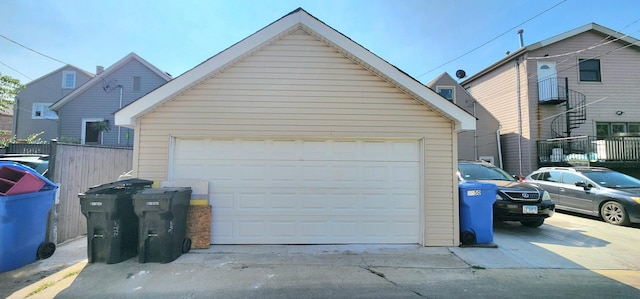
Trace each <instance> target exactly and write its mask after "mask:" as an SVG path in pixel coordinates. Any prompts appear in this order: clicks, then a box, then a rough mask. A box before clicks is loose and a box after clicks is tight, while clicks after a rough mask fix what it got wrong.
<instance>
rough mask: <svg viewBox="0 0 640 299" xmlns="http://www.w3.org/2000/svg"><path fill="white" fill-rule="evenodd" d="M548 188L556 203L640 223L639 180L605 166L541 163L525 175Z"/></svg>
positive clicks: (617, 220) (623, 222) (613, 219)
mask: <svg viewBox="0 0 640 299" xmlns="http://www.w3.org/2000/svg"><path fill="white" fill-rule="evenodd" d="M525 180H526V182H527V183H529V184H532V185H536V186H538V187H540V188H542V189H544V190H547V191H548V192H549V193H550V194H551V196H552V197H553V198H554V201H555V202H556V207H557V208H558V209H560V210H566V211H571V212H576V213H581V214H587V215H592V216H598V217H601V218H602V219H603V220H604V221H606V222H608V223H611V224H614V225H628V224H630V223H631V222H634V223H640V180H638V179H636V178H634V177H631V176H628V175H626V174H623V173H620V172H617V171H613V170H611V169H608V168H604V167H543V168H540V169H538V170H536V171H534V172H533V173H531V174H530V175H528V176H527V177H526V178H525Z"/></svg>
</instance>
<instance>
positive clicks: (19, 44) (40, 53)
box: [0, 34, 68, 64]
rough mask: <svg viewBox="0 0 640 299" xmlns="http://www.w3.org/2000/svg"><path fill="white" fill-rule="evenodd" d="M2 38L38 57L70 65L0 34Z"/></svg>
mask: <svg viewBox="0 0 640 299" xmlns="http://www.w3.org/2000/svg"><path fill="white" fill-rule="evenodd" d="M0 37H2V38H4V39H6V40H8V41H10V42H12V43H14V44H16V45H18V46H20V47H23V48H25V49H27V50H29V51H31V52H33V53H36V54H38V55H42V56H44V57H47V58H49V59H51V60H54V61H57V62H60V63H62V64H68V63H66V62H64V61H62V60H60V59H56V58H53V57H51V56H49V55H47V54H43V53H42V52H38V51H36V50H34V49H31V48H29V47H27V46H25V45H23V44H21V43H19V42H17V41H14V40H12V39H10V38H8V37H6V36H4V35H2V34H0Z"/></svg>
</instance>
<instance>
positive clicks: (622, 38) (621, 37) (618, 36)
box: [460, 23, 640, 85]
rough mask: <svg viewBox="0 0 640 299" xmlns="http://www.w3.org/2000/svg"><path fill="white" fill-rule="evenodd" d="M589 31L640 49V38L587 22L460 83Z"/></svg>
mask: <svg viewBox="0 0 640 299" xmlns="http://www.w3.org/2000/svg"><path fill="white" fill-rule="evenodd" d="M587 31H595V32H598V33H601V34H603V35H606V36H610V37H612V38H614V39H615V40H616V41H618V42H622V43H625V44H627V45H629V46H632V47H635V48H636V49H640V40H638V39H635V38H633V37H631V36H629V35H627V34H622V33H620V32H617V31H615V30H611V29H609V28H607V27H604V26H602V25H598V24H596V23H589V24H586V25H584V26H581V27H578V28H576V29H573V30H569V31H567V32H565V33H561V34H558V35H556V36H553V37H550V38H547V39H545V40H543V41H539V42H537V43H533V44H531V45H528V46H526V47H522V48H520V49H518V50H516V51H515V52H513V53H511V54H510V55H507V56H506V57H504V58H502V59H500V60H498V61H497V62H495V63H494V64H492V65H490V66H489V67H487V68H485V69H483V70H481V71H479V72H478V73H477V74H475V75H473V76H471V77H469V78H468V79H466V80H464V81H463V82H461V83H460V84H461V85H465V84H467V83H469V82H471V81H473V80H475V79H477V78H479V77H481V76H483V75H484V74H486V73H488V72H490V71H492V70H494V69H496V68H498V67H499V66H502V65H504V64H505V63H507V62H511V61H513V60H514V59H515V58H516V57H518V56H520V55H522V54H524V53H526V52H531V51H534V50H537V49H540V48H543V47H546V46H548V45H551V44H555V43H557V42H561V41H563V40H566V39H568V38H571V37H574V36H577V35H580V34H582V33H585V32H587Z"/></svg>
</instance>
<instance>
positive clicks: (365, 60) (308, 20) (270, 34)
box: [115, 8, 475, 131]
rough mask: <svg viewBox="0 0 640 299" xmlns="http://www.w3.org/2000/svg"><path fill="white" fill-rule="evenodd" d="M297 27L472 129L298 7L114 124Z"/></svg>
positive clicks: (128, 123) (470, 120) (454, 111)
mask: <svg viewBox="0 0 640 299" xmlns="http://www.w3.org/2000/svg"><path fill="white" fill-rule="evenodd" d="M301 27H303V28H305V29H306V30H307V31H308V32H310V33H311V34H313V35H314V36H316V37H317V38H319V39H321V40H323V41H324V42H326V43H328V44H330V45H331V46H333V47H334V48H336V49H337V50H338V51H340V53H342V54H343V55H346V56H347V57H349V58H350V59H351V60H353V61H355V62H357V63H358V64H360V65H362V66H363V67H365V68H367V69H368V70H369V71H371V72H373V73H375V74H377V75H378V76H380V77H382V78H383V79H385V80H386V81H388V82H390V83H392V84H393V85H395V86H396V87H398V88H399V89H401V90H402V91H403V92H405V93H407V94H409V95H410V96H412V97H413V98H414V99H416V100H418V101H419V102H421V103H422V104H424V105H426V106H429V107H430V108H431V109H433V110H435V111H437V112H439V113H440V114H442V115H443V116H445V117H446V118H448V119H451V120H452V121H454V122H455V126H456V130H458V131H460V130H474V129H475V118H474V117H473V116H471V115H470V114H468V113H467V112H466V111H464V110H463V109H460V108H459V107H457V106H456V105H454V104H452V103H450V102H449V101H447V100H446V99H444V98H442V97H441V96H440V95H438V94H437V93H435V92H434V91H432V90H431V89H429V88H427V87H425V86H423V85H422V84H421V83H420V82H418V81H417V80H415V79H414V78H412V77H411V76H409V75H407V74H406V73H404V72H402V71H401V70H399V69H397V68H396V67H394V66H393V65H391V64H389V63H388V62H386V61H385V60H383V59H381V58H380V57H378V56H376V55H375V54H373V53H371V52H370V51H369V50H367V49H365V48H364V47H362V46H361V45H359V44H357V43H355V42H354V41H353V40H351V39H350V38H348V37H346V36H345V35H343V34H342V33H340V32H338V31H336V30H335V29H333V28H331V27H329V26H328V25H326V24H325V23H323V22H322V21H320V20H318V19H317V18H315V17H314V16H312V15H310V14H309V13H307V12H306V11H305V10H304V9H302V8H298V9H296V10H294V11H292V12H291V13H289V14H287V15H285V16H284V17H282V18H280V19H279V20H277V21H275V22H273V23H271V24H270V25H268V26H266V27H264V28H262V29H261V30H259V31H257V32H256V33H254V34H252V35H250V36H249V37H247V38H245V39H243V40H241V41H239V42H238V43H236V44H234V45H232V46H231V47H229V48H227V49H225V50H223V51H222V52H220V53H218V54H216V55H215V56H213V57H211V58H209V59H208V60H206V61H204V62H202V63H201V64H199V65H197V66H196V67H194V68H193V69H191V70H189V71H187V72H185V73H184V74H182V75H180V76H179V77H177V78H175V79H173V80H172V81H170V82H168V83H167V84H165V85H163V86H160V87H158V88H157V89H155V90H154V91H152V92H150V93H148V94H146V95H145V96H143V97H141V98H139V99H138V100H136V101H134V102H132V103H130V104H129V105H127V106H125V107H124V108H122V109H120V110H119V111H117V112H116V114H115V124H116V125H118V126H125V127H131V128H133V127H135V122H136V120H137V119H138V118H139V117H141V116H143V115H144V114H146V113H148V112H150V111H152V110H154V109H155V108H156V107H158V106H159V105H161V104H162V103H163V102H165V101H168V100H170V99H172V98H174V97H175V96H177V95H179V94H180V93H182V92H183V91H184V90H187V89H189V88H191V87H192V86H194V85H196V84H198V83H200V82H202V81H204V80H206V79H208V78H210V77H212V76H214V75H215V74H217V73H219V72H221V71H223V70H224V69H226V68H227V67H228V66H230V65H232V64H233V63H235V62H236V61H238V60H240V59H241V58H243V57H246V56H248V55H251V54H252V53H253V52H254V51H256V50H258V49H260V48H261V47H263V46H264V45H267V44H270V43H271V42H272V41H274V40H276V39H278V38H279V37H281V36H283V35H286V34H288V33H290V32H293V31H294V30H296V29H298V28H301Z"/></svg>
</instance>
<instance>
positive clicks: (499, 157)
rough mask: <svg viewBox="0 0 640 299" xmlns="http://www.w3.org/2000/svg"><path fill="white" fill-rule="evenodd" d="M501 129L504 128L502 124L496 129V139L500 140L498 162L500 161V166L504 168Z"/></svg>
mask: <svg viewBox="0 0 640 299" xmlns="http://www.w3.org/2000/svg"><path fill="white" fill-rule="evenodd" d="M501 129H502V125H498V129H497V130H496V141H497V142H498V162H500V168H501V169H504V165H502V144H500V130H501Z"/></svg>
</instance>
